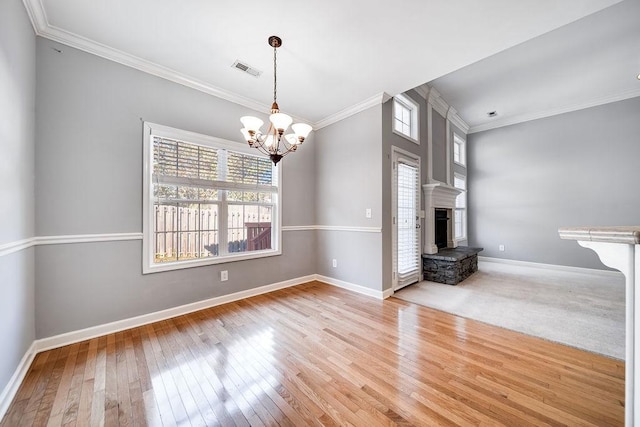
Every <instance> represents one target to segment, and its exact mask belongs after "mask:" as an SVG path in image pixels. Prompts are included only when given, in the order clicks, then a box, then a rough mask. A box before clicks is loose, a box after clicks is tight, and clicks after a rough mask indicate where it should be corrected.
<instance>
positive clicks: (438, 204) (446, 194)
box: [422, 182, 461, 254]
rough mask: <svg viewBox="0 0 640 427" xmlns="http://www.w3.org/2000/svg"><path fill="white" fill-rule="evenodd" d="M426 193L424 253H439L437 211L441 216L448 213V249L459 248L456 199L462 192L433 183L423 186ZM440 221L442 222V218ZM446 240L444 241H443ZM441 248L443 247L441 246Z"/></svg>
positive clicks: (440, 183)
mask: <svg viewBox="0 0 640 427" xmlns="http://www.w3.org/2000/svg"><path fill="white" fill-rule="evenodd" d="M422 190H423V192H424V205H425V206H424V207H425V216H426V217H425V227H424V253H425V254H436V253H438V245H437V243H436V209H437V210H438V211H439V215H442V212H446V217H447V218H448V219H447V220H446V221H447V223H446V234H447V235H446V247H447V248H455V247H457V246H458V244H457V243H456V239H455V230H454V225H455V221H454V213H455V209H456V197H457V196H458V194H460V192H461V191H460V190H458V189H457V188H455V187H451V186H450V185H447V184H444V183H442V182H433V183H430V184H424V185H423V186H422ZM439 221H442V218H441V217H440V219H439ZM443 240H444V239H443ZM441 246H443V245H442V244H441Z"/></svg>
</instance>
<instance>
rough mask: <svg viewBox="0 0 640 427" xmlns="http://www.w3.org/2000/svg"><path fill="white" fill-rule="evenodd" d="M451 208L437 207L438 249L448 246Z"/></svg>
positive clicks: (436, 231)
mask: <svg viewBox="0 0 640 427" xmlns="http://www.w3.org/2000/svg"><path fill="white" fill-rule="evenodd" d="M450 220H451V218H449V210H448V209H442V208H435V221H436V222H435V224H434V228H435V230H434V231H435V237H434V241H435V244H436V246H437V247H438V249H442V248H446V247H447V234H448V230H449V221H450Z"/></svg>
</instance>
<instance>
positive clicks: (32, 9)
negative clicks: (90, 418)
mask: <svg viewBox="0 0 640 427" xmlns="http://www.w3.org/2000/svg"><path fill="white" fill-rule="evenodd" d="M22 3H23V4H24V8H25V9H26V10H27V15H29V19H30V20H31V25H32V26H33V31H34V32H35V33H36V35H37V34H39V33H40V31H41V30H42V29H44V28H46V27H47V25H48V24H47V14H46V13H45V10H44V6H43V5H42V2H41V1H40V0H22ZM1 419H2V417H0V420H1Z"/></svg>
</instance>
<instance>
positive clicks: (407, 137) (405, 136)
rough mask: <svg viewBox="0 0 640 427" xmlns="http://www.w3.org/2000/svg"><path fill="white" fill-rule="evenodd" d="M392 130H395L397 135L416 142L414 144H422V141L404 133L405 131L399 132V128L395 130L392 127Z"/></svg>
mask: <svg viewBox="0 0 640 427" xmlns="http://www.w3.org/2000/svg"><path fill="white" fill-rule="evenodd" d="M392 132H393V133H395V134H396V135H398V136H401V137H403V138H404V139H406V140H408V141H411V142H413V143H414V144H416V145H420V141H419V140H417V139H415V138H412V137H410V136H407V135H405V134H404V133H402V132H398V131H397V130H395V129H392Z"/></svg>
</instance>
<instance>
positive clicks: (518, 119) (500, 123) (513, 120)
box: [469, 89, 640, 133]
mask: <svg viewBox="0 0 640 427" xmlns="http://www.w3.org/2000/svg"><path fill="white" fill-rule="evenodd" d="M637 96H640V89H634V90H630V91H627V92H623V93H620V94H617V95H613V96H605V97H603V98H599V99H595V100H592V101H588V102H582V103H578V104H570V105H566V106H564V107H560V108H553V109H551V110H544V111H538V112H535V113H526V114H519V115H516V116H511V117H506V118H504V119H502V120H495V121H491V122H489V123H484V124H481V125H477V126H471V128H470V129H469V133H477V132H483V131H485V130H489V129H496V128H501V127H504V126H509V125H515V124H517V123H524V122H529V121H531V120H537V119H543V118H545V117H552V116H557V115H559V114H564V113H570V112H572V111H578V110H584V109H586V108H591V107H597V106H598V105H604V104H610V103H612V102H618V101H624V100H625V99H629V98H635V97H637Z"/></svg>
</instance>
